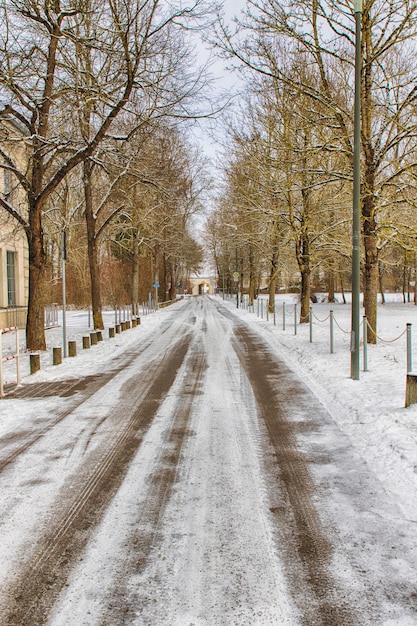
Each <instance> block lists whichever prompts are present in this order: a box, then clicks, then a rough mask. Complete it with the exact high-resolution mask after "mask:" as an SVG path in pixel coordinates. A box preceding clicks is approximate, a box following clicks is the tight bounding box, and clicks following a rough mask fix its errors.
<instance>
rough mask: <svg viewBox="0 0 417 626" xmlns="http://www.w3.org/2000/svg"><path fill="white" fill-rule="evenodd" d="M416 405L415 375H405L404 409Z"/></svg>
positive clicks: (416, 375)
mask: <svg viewBox="0 0 417 626" xmlns="http://www.w3.org/2000/svg"><path fill="white" fill-rule="evenodd" d="M416 403H417V374H407V380H406V387H405V408H407V407H408V406H410V405H411V404H416Z"/></svg>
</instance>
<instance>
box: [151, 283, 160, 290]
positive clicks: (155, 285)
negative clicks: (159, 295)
mask: <svg viewBox="0 0 417 626" xmlns="http://www.w3.org/2000/svg"><path fill="white" fill-rule="evenodd" d="M152 287H153V288H154V289H158V288H159V287H160V284H159V283H154V284H153V285H152Z"/></svg>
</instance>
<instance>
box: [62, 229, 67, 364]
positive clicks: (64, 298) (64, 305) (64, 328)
mask: <svg viewBox="0 0 417 626" xmlns="http://www.w3.org/2000/svg"><path fill="white" fill-rule="evenodd" d="M66 260H67V233H66V232H65V230H63V231H62V343H63V348H64V350H63V354H64V358H66V356H67V311H66V308H67V289H66V278H65V262H66Z"/></svg>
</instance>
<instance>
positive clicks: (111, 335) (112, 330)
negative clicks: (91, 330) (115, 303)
mask: <svg viewBox="0 0 417 626" xmlns="http://www.w3.org/2000/svg"><path fill="white" fill-rule="evenodd" d="M114 335H115V332H114V326H110V328H109V339H113V337H114Z"/></svg>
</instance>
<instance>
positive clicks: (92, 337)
mask: <svg viewBox="0 0 417 626" xmlns="http://www.w3.org/2000/svg"><path fill="white" fill-rule="evenodd" d="M90 342H91V345H92V346H96V345H97V333H96V332H94V333H90Z"/></svg>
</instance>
